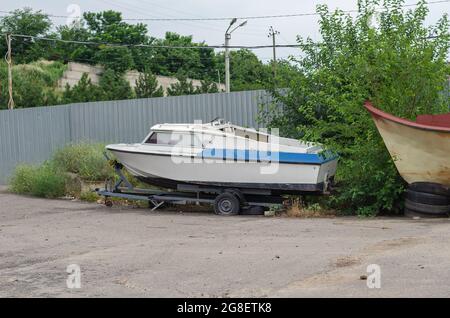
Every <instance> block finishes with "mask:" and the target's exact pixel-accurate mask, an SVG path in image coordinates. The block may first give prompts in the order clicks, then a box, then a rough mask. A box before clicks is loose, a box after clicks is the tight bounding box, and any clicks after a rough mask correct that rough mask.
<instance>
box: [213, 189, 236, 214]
mask: <svg viewBox="0 0 450 318" xmlns="http://www.w3.org/2000/svg"><path fill="white" fill-rule="evenodd" d="M239 209H240V204H239V199H238V198H237V197H236V196H235V195H234V194H232V193H230V192H224V193H221V194H219V195H218V196H217V197H216V199H215V200H214V213H216V214H218V215H236V214H238V213H239Z"/></svg>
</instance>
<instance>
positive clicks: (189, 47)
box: [11, 34, 301, 50]
mask: <svg viewBox="0 0 450 318" xmlns="http://www.w3.org/2000/svg"><path fill="white" fill-rule="evenodd" d="M11 37H16V38H28V39H33V40H43V41H55V42H62V43H76V44H85V45H107V46H115V47H137V48H139V47H145V48H153V49H200V50H202V49H226V48H228V49H249V50H256V49H266V48H273V45H228V46H226V45H197V46H178V45H152V44H125V43H107V42H92V41H72V40H63V39H55V38H47V37H41V36H33V35H25V34H11ZM275 47H279V48H295V47H301V45H300V44H277V45H276V46H275Z"/></svg>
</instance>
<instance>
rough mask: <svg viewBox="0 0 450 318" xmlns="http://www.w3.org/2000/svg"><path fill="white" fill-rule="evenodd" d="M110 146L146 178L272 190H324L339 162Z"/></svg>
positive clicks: (119, 156) (117, 156)
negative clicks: (263, 159) (193, 154)
mask: <svg viewBox="0 0 450 318" xmlns="http://www.w3.org/2000/svg"><path fill="white" fill-rule="evenodd" d="M108 149H109V150H110V151H111V152H112V153H113V154H114V155H115V156H116V158H117V159H118V161H120V162H121V163H122V164H123V165H124V166H125V167H126V168H127V170H129V171H130V172H131V173H132V174H133V175H135V176H136V177H139V178H141V179H144V180H145V179H168V180H173V181H175V182H182V183H192V184H209V185H218V186H238V187H245V188H267V189H272V190H293V191H324V190H326V189H325V188H326V187H327V185H328V182H329V179H330V178H331V177H332V176H334V174H335V172H336V165H337V159H335V160H330V161H327V162H324V163H322V164H293V163H267V162H256V161H253V162H251V161H250V162H245V161H234V160H223V159H203V158H197V157H194V158H191V157H183V156H171V155H168V154H167V155H162V154H151V153H137V152H131V151H130V152H126V151H123V150H118V149H114V148H113V147H110V146H108ZM180 161H182V162H180Z"/></svg>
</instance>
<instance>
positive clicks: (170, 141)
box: [145, 132, 196, 147]
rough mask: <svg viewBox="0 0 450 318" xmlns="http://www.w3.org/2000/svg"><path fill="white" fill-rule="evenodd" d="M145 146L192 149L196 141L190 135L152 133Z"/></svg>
mask: <svg viewBox="0 0 450 318" xmlns="http://www.w3.org/2000/svg"><path fill="white" fill-rule="evenodd" d="M145 144H155V145H169V146H180V147H192V146H193V145H195V144H196V140H194V136H193V135H192V134H190V133H178V132H153V133H152V134H151V135H150V136H149V137H148V138H147V140H146V141H145Z"/></svg>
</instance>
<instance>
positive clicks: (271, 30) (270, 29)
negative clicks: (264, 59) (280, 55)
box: [267, 26, 280, 81]
mask: <svg viewBox="0 0 450 318" xmlns="http://www.w3.org/2000/svg"><path fill="white" fill-rule="evenodd" d="M277 34H280V32H278V31H276V30H274V29H273V27H272V26H270V28H269V35H268V36H267V37H269V38H270V37H272V47H273V61H272V63H273V65H272V67H273V79H274V81H275V79H276V77H277V55H276V50H275V49H276V46H275V45H276V40H275V37H276V35H277Z"/></svg>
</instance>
